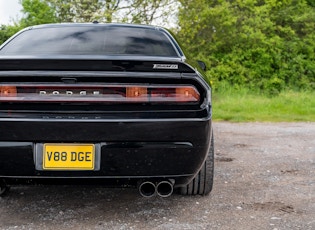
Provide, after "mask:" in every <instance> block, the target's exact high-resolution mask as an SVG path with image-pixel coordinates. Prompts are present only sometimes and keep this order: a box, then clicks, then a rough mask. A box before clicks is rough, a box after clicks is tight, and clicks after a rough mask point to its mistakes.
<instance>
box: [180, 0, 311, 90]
mask: <svg viewBox="0 0 315 230" xmlns="http://www.w3.org/2000/svg"><path fill="white" fill-rule="evenodd" d="M180 1H181V3H182V4H181V9H180V12H179V25H180V30H179V31H178V35H179V37H180V40H181V41H182V43H184V45H185V46H186V47H187V48H188V51H189V52H188V53H190V54H193V55H194V56H195V57H198V58H203V59H205V60H206V61H207V64H208V66H209V68H208V69H209V71H208V75H209V77H211V80H212V81H213V82H215V83H216V84H220V82H227V83H229V84H232V85H234V86H235V87H241V86H244V85H246V86H247V87H249V88H252V89H254V90H264V91H268V92H270V93H271V94H272V93H278V92H280V91H281V90H283V89H285V88H287V87H291V88H297V89H312V88H313V89H314V87H315V84H314V79H315V78H314V76H315V71H314V70H315V64H314V63H315V62H314V61H315V60H314V59H315V57H314V53H315V52H314V51H315V42H314V36H315V32H314V28H315V11H314V8H312V7H311V6H310V5H308V3H307V1H304V0H286V1H277V0H268V1H267V0H266V1H263V0H247V1H241V0H230V1H223V0H217V1H209V0H195V1H192V0H180Z"/></svg>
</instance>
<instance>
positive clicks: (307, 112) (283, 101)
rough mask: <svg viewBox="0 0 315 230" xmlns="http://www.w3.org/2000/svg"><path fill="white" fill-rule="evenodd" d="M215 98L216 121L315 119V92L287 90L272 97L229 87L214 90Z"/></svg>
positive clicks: (213, 96) (214, 111)
mask: <svg viewBox="0 0 315 230" xmlns="http://www.w3.org/2000/svg"><path fill="white" fill-rule="evenodd" d="M212 101H213V118H214V120H216V121H232V122H248V121H261V122H266V121H268V122H297V121H301V122H302V121H303V122H307V121H313V122H314V121H315V92H294V91H285V92H282V93H280V94H279V95H277V96H268V95H263V94H258V93H254V92H250V91H249V90H246V89H242V90H236V89H231V88H227V89H225V90H222V89H221V90H220V91H218V92H213V95H212Z"/></svg>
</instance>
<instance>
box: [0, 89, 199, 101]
mask: <svg viewBox="0 0 315 230" xmlns="http://www.w3.org/2000/svg"><path fill="white" fill-rule="evenodd" d="M1 101H10V102H13V101H23V102H45V103H46V102H47V103H54V102H89V103H102V102H104V103H107V102H108V103H199V102H200V94H199V92H198V91H197V89H196V88H195V87H194V86H191V85H185V86H174V85H148V86H147V85H140V84H139V85H129V84H98V85H97V84H84V85H83V84H69V85H68V84H67V85H61V84H47V85H46V84H38V85H27V84H19V85H16V86H15V85H10V84H7V85H0V102H1Z"/></svg>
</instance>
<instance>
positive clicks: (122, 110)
mask: <svg viewBox="0 0 315 230" xmlns="http://www.w3.org/2000/svg"><path fill="white" fill-rule="evenodd" d="M204 70H205V65H204V63H202V62H200V61H199V62H198V61H194V60H191V59H189V58H188V57H187V56H186V55H185V54H184V53H183V51H182V49H181V48H180V47H179V45H178V43H177V42H176V40H175V39H174V37H173V36H172V35H171V34H170V33H169V32H168V31H167V30H165V29H163V28H160V27H153V26H143V25H131V24H101V23H97V22H95V23H84V24H73V23H71V24H49V25H39V26H34V27H29V28H26V29H24V30H22V31H20V32H19V33H17V34H16V35H14V36H13V37H12V38H10V39H9V40H8V41H6V42H5V43H4V44H2V46H0V195H3V194H5V193H6V192H7V191H8V189H9V186H11V185H16V184H83V183H84V184H101V185H104V186H105V185H109V186H121V185H123V186H131V187H132V186H137V187H138V189H139V192H140V194H141V195H142V196H144V197H151V196H154V195H159V196H161V197H167V196H170V195H171V194H172V193H173V191H177V192H180V193H181V194H184V195H205V194H208V193H209V192H210V191H211V189H212V184H213V161H214V160H213V135H212V133H213V132H212V123H211V117H212V104H211V89H210V86H209V84H208V83H207V80H206V79H205V77H204V76H203V71H204Z"/></svg>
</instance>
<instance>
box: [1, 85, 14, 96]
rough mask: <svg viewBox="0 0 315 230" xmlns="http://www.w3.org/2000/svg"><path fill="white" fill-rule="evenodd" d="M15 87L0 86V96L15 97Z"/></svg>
mask: <svg viewBox="0 0 315 230" xmlns="http://www.w3.org/2000/svg"><path fill="white" fill-rule="evenodd" d="M16 96H17V89H16V87H15V86H0V97H16Z"/></svg>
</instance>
